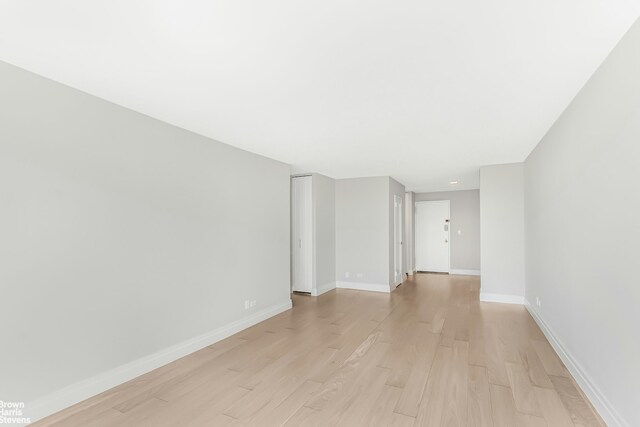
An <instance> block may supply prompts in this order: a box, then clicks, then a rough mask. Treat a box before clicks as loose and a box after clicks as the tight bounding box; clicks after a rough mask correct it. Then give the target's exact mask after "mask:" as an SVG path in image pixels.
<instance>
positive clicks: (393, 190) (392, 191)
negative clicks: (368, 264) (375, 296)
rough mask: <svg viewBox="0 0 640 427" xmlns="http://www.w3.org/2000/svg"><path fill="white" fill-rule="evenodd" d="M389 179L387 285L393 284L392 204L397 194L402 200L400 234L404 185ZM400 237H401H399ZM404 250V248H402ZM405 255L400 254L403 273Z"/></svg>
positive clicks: (404, 270)
mask: <svg viewBox="0 0 640 427" xmlns="http://www.w3.org/2000/svg"><path fill="white" fill-rule="evenodd" d="M388 179H389V286H393V285H394V284H395V274H394V273H395V271H394V270H395V259H394V257H395V248H394V245H395V242H394V237H395V235H394V233H395V231H394V228H393V226H394V221H395V220H394V206H395V197H396V196H398V197H399V198H400V200H401V201H402V213H401V214H400V220H401V221H402V233H401V234H402V235H404V209H405V206H404V185H402V184H400V183H399V182H398V181H396V180H395V179H393V178H391V177H388ZM400 238H401V239H402V238H403V236H402V237H400ZM403 251H404V249H403ZM406 265H407V257H406V256H405V255H404V254H403V255H402V267H401V269H400V271H401V272H402V273H403V274H404V272H406V271H407V267H406Z"/></svg>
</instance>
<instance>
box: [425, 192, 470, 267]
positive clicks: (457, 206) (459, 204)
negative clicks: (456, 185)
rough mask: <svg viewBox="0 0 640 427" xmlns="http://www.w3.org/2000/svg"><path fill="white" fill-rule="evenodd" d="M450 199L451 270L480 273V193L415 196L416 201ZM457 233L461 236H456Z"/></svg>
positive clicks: (437, 193)
mask: <svg viewBox="0 0 640 427" xmlns="http://www.w3.org/2000/svg"><path fill="white" fill-rule="evenodd" d="M430 200H449V201H450V210H451V212H450V215H451V218H450V220H451V233H450V235H451V249H450V250H451V270H454V271H455V270H458V271H463V272H468V273H471V272H474V273H477V272H479V271H480V191H479V190H462V191H439V192H434V193H416V194H415V201H416V202H424V201H430ZM458 230H460V234H458Z"/></svg>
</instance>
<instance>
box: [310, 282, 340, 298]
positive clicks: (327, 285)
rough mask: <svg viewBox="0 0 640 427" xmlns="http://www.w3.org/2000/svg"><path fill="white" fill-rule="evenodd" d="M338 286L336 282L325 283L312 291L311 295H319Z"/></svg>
mask: <svg viewBox="0 0 640 427" xmlns="http://www.w3.org/2000/svg"><path fill="white" fill-rule="evenodd" d="M335 288H336V282H327V283H323V284H322V285H320V286H317V287H316V288H315V289H313V290H312V291H311V296H314V297H317V296H319V295H322V294H324V293H325V292H329V291H330V290H332V289H335Z"/></svg>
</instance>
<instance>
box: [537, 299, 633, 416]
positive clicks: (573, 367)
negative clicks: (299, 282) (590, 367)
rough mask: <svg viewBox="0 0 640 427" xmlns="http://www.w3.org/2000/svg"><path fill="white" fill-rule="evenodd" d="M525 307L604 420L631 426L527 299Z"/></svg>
mask: <svg viewBox="0 0 640 427" xmlns="http://www.w3.org/2000/svg"><path fill="white" fill-rule="evenodd" d="M525 307H526V308H527V310H528V311H529V313H530V314H531V317H533V320H535V322H536V323H537V324H538V326H539V327H540V329H541V330H542V333H543V334H544V336H545V337H547V340H548V341H549V343H550V344H551V347H553V349H554V350H555V351H556V353H557V354H558V356H559V357H560V359H562V362H563V363H564V364H565V366H566V367H567V369H568V370H569V372H570V373H571V375H573V378H574V379H575V380H576V382H577V383H578V385H579V386H580V388H581V389H582V392H583V393H584V394H585V395H586V396H587V398H588V399H589V401H590V402H591V404H592V405H593V407H594V408H595V409H596V411H598V414H599V415H600V417H602V419H603V420H604V422H605V423H606V424H607V425H608V426H610V427H630V426H631V424H629V423H627V422H626V421H625V420H624V418H623V417H622V415H620V413H619V412H618V411H617V410H616V409H615V408H614V407H613V405H611V402H609V400H608V399H607V398H606V397H605V396H604V394H603V393H602V392H601V391H600V389H599V388H598V387H597V386H596V385H595V383H594V382H593V380H592V379H591V377H590V376H589V375H588V374H587V373H586V372H585V370H584V369H583V368H582V366H581V365H580V363H578V361H577V360H576V359H575V358H574V357H573V356H572V355H571V353H569V351H568V350H567V348H566V347H565V346H564V345H563V344H562V342H561V341H560V340H559V339H558V337H557V336H556V334H554V333H553V331H552V330H551V328H550V327H549V325H547V324H546V323H545V322H544V320H542V317H541V316H540V314H538V312H537V311H536V309H535V308H534V307H533V306H532V305H531V304H530V303H529V301H527V300H525Z"/></svg>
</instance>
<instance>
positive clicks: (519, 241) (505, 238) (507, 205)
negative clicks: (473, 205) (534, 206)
mask: <svg viewBox="0 0 640 427" xmlns="http://www.w3.org/2000/svg"><path fill="white" fill-rule="evenodd" d="M480 234H481V236H482V238H481V260H480V264H481V271H482V278H481V285H480V299H481V300H483V301H500V302H520V303H521V302H522V301H523V296H524V281H525V274H524V187H523V165H522V163H514V164H506V165H494V166H485V167H482V168H480Z"/></svg>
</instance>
